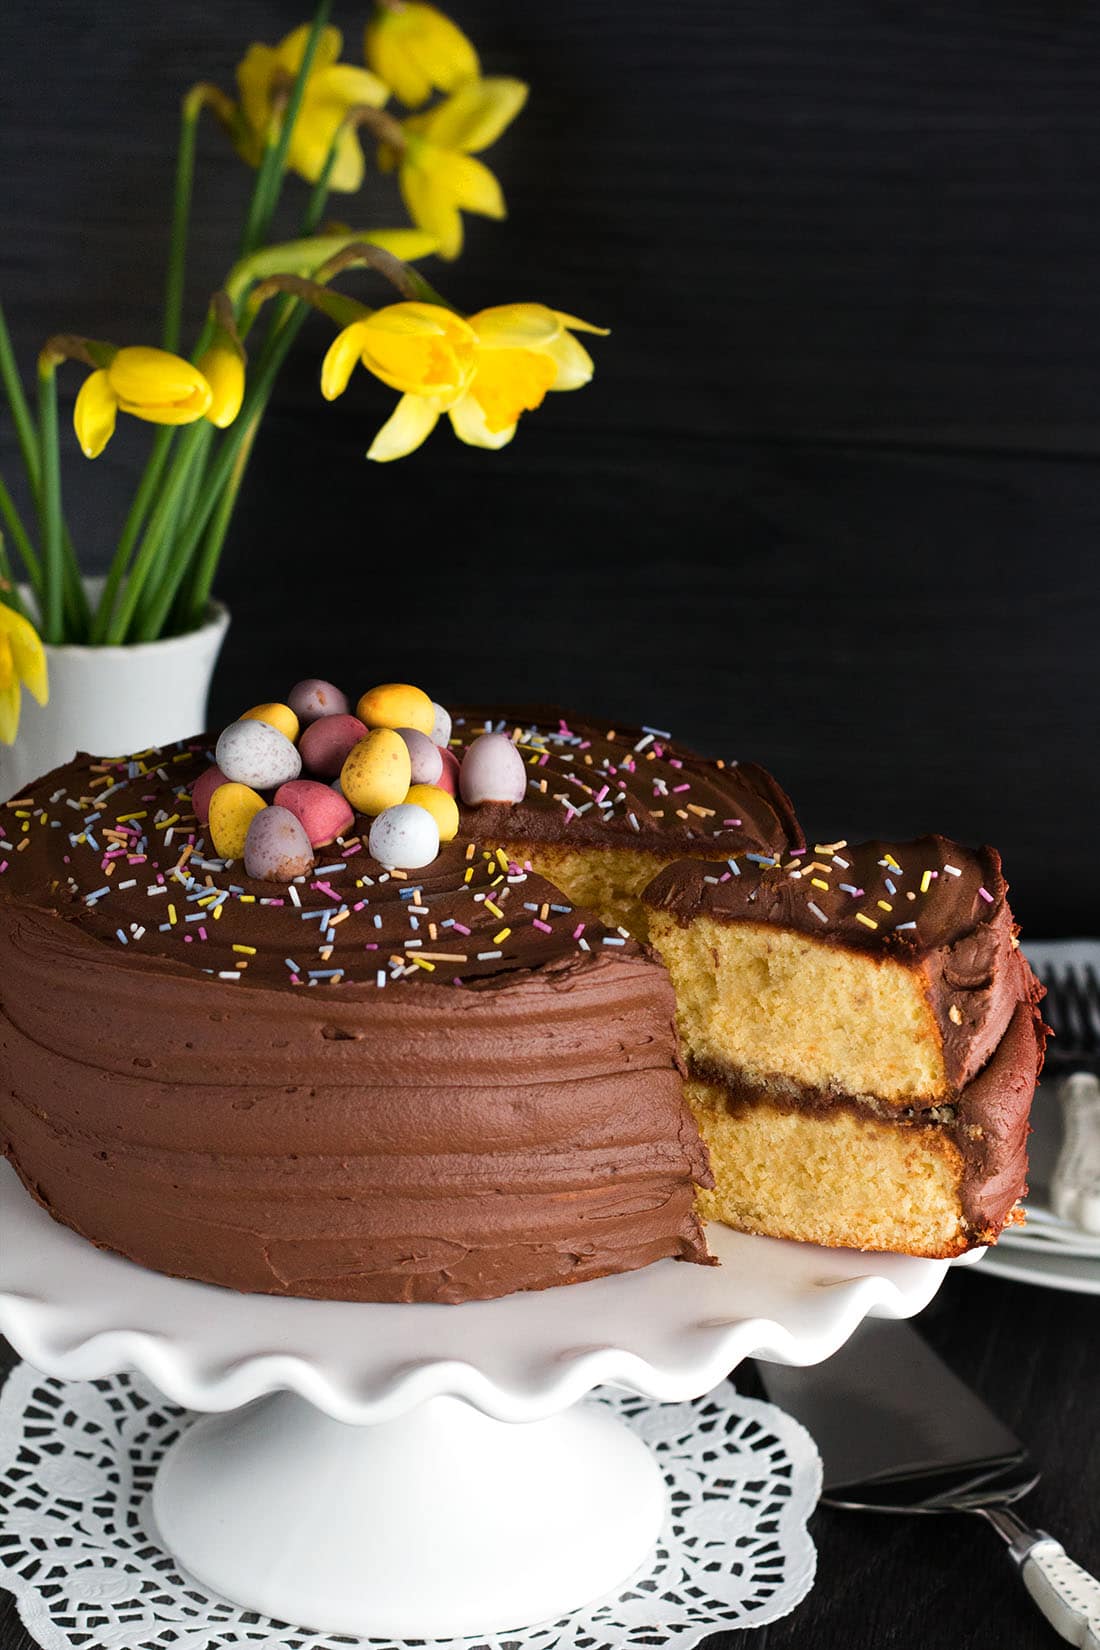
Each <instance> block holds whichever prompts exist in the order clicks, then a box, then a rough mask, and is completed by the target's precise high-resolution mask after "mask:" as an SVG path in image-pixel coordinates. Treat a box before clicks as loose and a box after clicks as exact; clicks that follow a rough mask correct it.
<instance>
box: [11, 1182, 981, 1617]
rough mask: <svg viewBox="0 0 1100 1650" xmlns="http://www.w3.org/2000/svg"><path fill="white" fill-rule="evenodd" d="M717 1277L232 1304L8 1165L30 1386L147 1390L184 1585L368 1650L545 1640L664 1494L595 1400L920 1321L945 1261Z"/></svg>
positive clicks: (772, 1251)
mask: <svg viewBox="0 0 1100 1650" xmlns="http://www.w3.org/2000/svg"><path fill="white" fill-rule="evenodd" d="M708 1238H709V1241H710V1245H711V1248H712V1250H713V1252H714V1253H715V1254H716V1255H717V1256H718V1257H719V1258H720V1260H721V1262H722V1264H721V1266H720V1267H701V1266H690V1265H681V1264H679V1263H677V1262H675V1261H661V1262H658V1263H657V1264H656V1265H654V1266H649V1267H646V1268H645V1269H644V1270H643V1271H640V1272H631V1273H625V1274H623V1275H621V1276H619V1277H613V1278H603V1279H600V1280H598V1281H596V1282H593V1283H583V1284H577V1285H574V1286H573V1287H571V1288H567V1289H551V1290H547V1291H545V1292H543V1293H538V1294H521V1295H510V1296H508V1297H507V1298H506V1299H503V1300H496V1301H484V1302H476V1303H472V1304H470V1305H467V1306H384V1305H366V1306H364V1305H355V1304H349V1303H346V1302H326V1301H307V1300H283V1299H276V1298H274V1297H272V1296H266V1295H237V1294H234V1293H232V1292H230V1291H228V1290H223V1289H217V1288H213V1287H210V1286H208V1285H205V1284H199V1283H189V1282H186V1281H184V1280H181V1279H177V1278H166V1277H162V1276H160V1274H158V1273H155V1272H149V1271H146V1270H145V1269H144V1268H142V1267H139V1266H135V1265H133V1264H132V1263H131V1262H129V1261H125V1260H122V1259H120V1258H119V1257H117V1256H114V1255H110V1254H105V1253H103V1252H101V1251H99V1250H97V1249H95V1248H93V1247H92V1245H91V1244H89V1243H86V1242H84V1240H83V1239H81V1238H79V1237H77V1236H76V1235H75V1234H74V1233H72V1232H70V1231H69V1230H68V1229H67V1228H65V1227H63V1226H59V1225H57V1224H56V1223H55V1222H54V1221H53V1220H51V1219H50V1218H49V1216H48V1215H46V1214H45V1213H44V1212H43V1211H42V1210H41V1209H40V1208H39V1207H38V1206H37V1204H35V1203H34V1202H33V1201H32V1199H31V1198H30V1197H29V1196H28V1194H27V1193H26V1192H25V1191H24V1190H23V1188H22V1186H21V1185H20V1183H19V1181H18V1179H17V1178H16V1176H15V1173H14V1171H13V1170H12V1169H11V1167H10V1166H9V1165H8V1164H5V1163H0V1332H3V1334H5V1335H6V1336H7V1337H8V1339H9V1340H10V1341H11V1342H12V1344H13V1345H14V1346H15V1348H16V1350H17V1351H18V1352H20V1353H21V1354H22V1356H23V1357H24V1358H26V1359H27V1360H28V1362H30V1363H31V1364H33V1365H34V1366H35V1367H36V1368H38V1369H40V1370H42V1371H43V1372H45V1373H46V1374H51V1375H57V1376H61V1377H63V1378H65V1379H68V1380H92V1379H95V1378H97V1377H99V1376H102V1375H106V1374H110V1373H113V1372H115V1371H117V1370H120V1369H127V1368H129V1369H137V1370H140V1371H142V1372H143V1373H144V1374H145V1375H146V1376H148V1377H149V1379H150V1380H152V1382H153V1383H154V1384H155V1385H156V1386H157V1387H158V1388H159V1389H160V1391H161V1392H163V1393H164V1394H165V1395H166V1396H167V1397H169V1398H171V1399H173V1400H174V1401H175V1402H176V1403H178V1404H181V1405H183V1406H184V1407H185V1408H188V1409H195V1410H203V1411H207V1412H211V1413H208V1415H207V1417H206V1418H205V1419H203V1420H201V1421H198V1422H197V1423H195V1424H194V1425H193V1426H192V1427H190V1428H189V1430H188V1431H187V1432H185V1433H184V1435H183V1436H182V1438H181V1439H180V1440H179V1441H178V1442H177V1443H176V1444H175V1445H174V1446H173V1447H172V1449H171V1450H170V1451H169V1452H168V1454H167V1455H166V1457H165V1459H164V1463H163V1465H162V1467H161V1469H160V1473H159V1475H158V1477H157V1480H156V1485H155V1488H154V1495H153V1508H154V1514H155V1517H156V1521H157V1524H158V1527H159V1530H160V1534H161V1536H162V1537H163V1539H164V1542H165V1545H166V1546H167V1547H168V1548H169V1550H170V1551H171V1552H172V1553H173V1555H174V1556H175V1557H176V1559H177V1560H178V1561H179V1562H180V1563H181V1564H182V1565H183V1567H184V1568H185V1569H186V1570H188V1571H190V1573H191V1574H192V1575H193V1576H195V1577H196V1578H197V1579H198V1580H199V1581H201V1582H202V1583H204V1584H205V1585H206V1586H207V1587H209V1588H211V1589H213V1590H214V1591H216V1592H218V1593H221V1594H223V1595H224V1596H225V1597H227V1598H229V1599H231V1600H233V1601H234V1602H236V1603H238V1604H242V1605H244V1606H246V1607H247V1608H250V1609H254V1610H257V1611H259V1612H261V1613H262V1614H264V1615H268V1616H273V1617H275V1618H277V1619H280V1620H283V1621H289V1622H294V1623H296V1624H298V1625H300V1626H303V1627H310V1628H313V1629H316V1630H321V1629H324V1630H327V1631H334V1632H345V1633H352V1634H356V1635H359V1636H362V1637H385V1638H443V1637H450V1636H458V1635H462V1634H469V1633H491V1632H495V1631H503V1630H505V1629H508V1628H519V1627H523V1626H528V1625H531V1624H533V1623H536V1622H540V1621H544V1620H550V1619H554V1618H556V1617H558V1616H561V1615H563V1614H565V1613H566V1612H567V1611H569V1610H571V1609H576V1608H579V1607H580V1606H581V1605H583V1604H587V1603H589V1602H591V1601H592V1600H593V1599H595V1598H598V1597H600V1596H601V1595H603V1594H605V1593H609V1592H613V1591H614V1589H616V1588H617V1587H619V1586H620V1585H621V1584H622V1583H623V1582H624V1581H625V1580H626V1579H627V1578H628V1577H629V1576H630V1575H631V1574H632V1573H633V1572H634V1571H635V1570H636V1569H637V1568H638V1567H639V1565H641V1564H642V1563H644V1561H645V1560H646V1559H647V1557H648V1556H649V1553H650V1551H651V1550H652V1547H653V1544H654V1542H655V1540H656V1538H657V1534H658V1531H659V1529H660V1526H661V1522H662V1518H663V1514H664V1484H663V1481H662V1479H661V1476H660V1473H659V1472H658V1470H657V1468H656V1466H655V1464H654V1462H653V1460H652V1459H651V1457H650V1455H649V1453H648V1451H647V1450H646V1449H645V1447H644V1445H643V1444H642V1443H641V1442H640V1441H639V1440H638V1439H637V1438H636V1437H635V1436H634V1435H633V1434H632V1433H630V1432H628V1431H627V1430H626V1428H625V1427H624V1426H623V1425H622V1424H621V1423H620V1422H619V1421H617V1420H615V1419H613V1418H612V1417H611V1416H610V1415H609V1414H608V1413H607V1412H606V1410H605V1408H604V1407H603V1406H599V1405H589V1404H585V1403H583V1402H582V1400H583V1399H584V1398H585V1395H586V1394H587V1393H589V1392H590V1391H591V1389H592V1388H593V1387H595V1386H598V1385H607V1384H611V1385H617V1386H620V1387H624V1388H626V1389H628V1390H631V1391H636V1392H641V1393H644V1394H646V1395H647V1396H649V1397H654V1398H658V1399H663V1400H666V1401H682V1400H685V1399H688V1398H694V1397H698V1396H700V1395H701V1394H703V1393H705V1392H708V1391H709V1390H710V1389H711V1388H712V1387H713V1386H716V1385H717V1384H718V1382H719V1381H720V1380H722V1379H723V1377H724V1376H725V1375H726V1374H728V1372H729V1371H730V1370H731V1369H732V1368H733V1367H734V1366H735V1365H736V1364H738V1363H740V1361H741V1360H742V1359H743V1358H747V1357H750V1356H755V1357H761V1358H767V1359H771V1360H773V1361H776V1362H779V1363H792V1364H809V1363H815V1362H818V1361H819V1360H821V1359H823V1358H827V1357H828V1356H829V1355H830V1353H832V1352H834V1351H835V1350H836V1349H837V1347H838V1346H840V1345H841V1344H842V1343H843V1342H844V1341H845V1340H846V1339H847V1337H848V1336H849V1335H850V1334H851V1333H852V1331H853V1330H854V1329H855V1327H856V1325H857V1324H858V1323H859V1322H860V1321H861V1320H862V1319H863V1318H864V1317H865V1316H867V1315H868V1314H871V1315H875V1316H883V1317H893V1318H903V1317H910V1316H912V1315H913V1314H914V1313H916V1312H919V1311H920V1310H921V1308H922V1307H923V1306H925V1305H926V1304H927V1302H928V1301H929V1300H930V1299H931V1298H932V1296H933V1295H934V1294H935V1292H936V1290H937V1288H938V1287H939V1285H940V1283H941V1281H942V1279H943V1277H944V1273H945V1271H946V1269H947V1264H948V1263H947V1262H943V1261H928V1260H913V1259H909V1258H908V1257H906V1256H902V1255H861V1254H858V1253H856V1252H855V1251H851V1250H826V1249H816V1248H812V1247H809V1246H805V1245H798V1244H792V1243H781V1242H778V1241H776V1240H774V1239H769V1238H753V1237H746V1236H743V1235H741V1234H739V1233H736V1232H730V1231H727V1230H726V1229H724V1228H722V1227H714V1228H711V1230H710V1231H709V1233H708Z"/></svg>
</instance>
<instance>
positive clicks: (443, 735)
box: [428, 699, 451, 745]
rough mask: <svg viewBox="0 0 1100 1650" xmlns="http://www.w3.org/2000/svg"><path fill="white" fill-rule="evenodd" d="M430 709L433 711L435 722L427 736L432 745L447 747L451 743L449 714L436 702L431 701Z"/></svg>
mask: <svg viewBox="0 0 1100 1650" xmlns="http://www.w3.org/2000/svg"><path fill="white" fill-rule="evenodd" d="M432 709H433V710H434V711H435V721H434V722H433V723H432V731H431V733H430V734H429V735H428V737H429V738H430V740H431V742H432V744H433V745H449V744H450V742H451V713H450V711H449V710H444V709H443V706H442V705H440V704H438V703H437V702H436V700H434V699H433V700H432Z"/></svg>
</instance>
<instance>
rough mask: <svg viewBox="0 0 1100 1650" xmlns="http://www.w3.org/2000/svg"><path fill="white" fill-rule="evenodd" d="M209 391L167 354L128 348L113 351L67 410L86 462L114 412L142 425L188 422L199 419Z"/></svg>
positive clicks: (98, 448) (110, 431) (109, 431)
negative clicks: (143, 423)
mask: <svg viewBox="0 0 1100 1650" xmlns="http://www.w3.org/2000/svg"><path fill="white" fill-rule="evenodd" d="M213 399H214V397H213V391H212V390H211V388H210V385H209V384H208V383H207V381H206V379H205V377H204V376H203V374H202V373H201V372H200V371H199V369H198V367H195V366H192V364H191V362H190V361H185V360H184V359H183V357H182V356H180V355H171V354H169V352H168V351H167V350H163V349H148V348H146V347H145V346H144V345H140V344H139V345H134V346H131V347H129V348H126V349H120V350H118V351H116V353H115V355H114V357H113V358H112V360H111V363H110V365H109V366H106V367H100V368H99V369H98V370H97V371H96V372H93V373H92V374H91V375H90V377H88V378H86V379H85V380H84V383H83V384H82V385H81V388H80V394H79V395H78V396H77V398H76V407H75V409H74V411H73V425H74V427H75V429H76V437H77V440H78V441H79V442H80V445H81V447H82V449H83V451H84V456H85V457H86V458H98V457H99V455H100V453H101V452H102V451H103V449H104V447H105V446H106V445H107V443H108V441H110V439H111V437H112V435H114V433H115V419H116V417H117V415H118V413H119V412H120V411H121V412H124V413H130V414H131V416H132V417H134V418H143V419H144V420H145V421H146V423H148V424H193V423H194V422H195V420H196V419H199V418H205V417H206V414H207V413H208V412H209V410H210V406H211V403H212V401H213Z"/></svg>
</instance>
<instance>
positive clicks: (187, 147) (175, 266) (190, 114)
mask: <svg viewBox="0 0 1100 1650" xmlns="http://www.w3.org/2000/svg"><path fill="white" fill-rule="evenodd" d="M201 112H202V102H201V100H196V99H195V98H194V97H193V96H192V95H191V94H190V93H188V95H187V97H185V98H184V100H183V110H182V113H181V115H180V144H179V153H178V155H177V158H176V185H175V190H174V192H173V196H172V239H171V243H170V249H169V253H168V279H167V282H166V284H165V289H164V331H163V334H162V340H163V344H164V348H165V349H166V350H170V351H171V352H172V353H173V354H175V352H176V351H177V350H178V349H179V342H180V327H181V324H182V319H183V282H184V274H185V270H186V264H187V232H188V227H189V225H190V220H191V194H192V189H193V186H194V181H195V139H196V136H197V134H198V126H199V115H200V113H201Z"/></svg>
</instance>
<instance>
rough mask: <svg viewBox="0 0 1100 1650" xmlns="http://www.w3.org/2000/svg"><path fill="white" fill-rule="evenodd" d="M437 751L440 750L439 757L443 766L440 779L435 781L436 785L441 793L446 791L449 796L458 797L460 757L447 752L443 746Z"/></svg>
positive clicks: (452, 752)
mask: <svg viewBox="0 0 1100 1650" xmlns="http://www.w3.org/2000/svg"><path fill="white" fill-rule="evenodd" d="M437 749H438V750H439V755H440V758H441V760H442V763H443V766H442V768H441V770H440V774H439V778H438V779H437V780H436V781H435V783H436V784H437V785H438V787H439V789H440V790H441V791H446V793H447V795H448V796H457V795H458V775H459V766H458V757H457V756H456V755H455V753H454V751H449V750H445V749H444V748H443V746H442V745H440V746H438V747H437Z"/></svg>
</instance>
